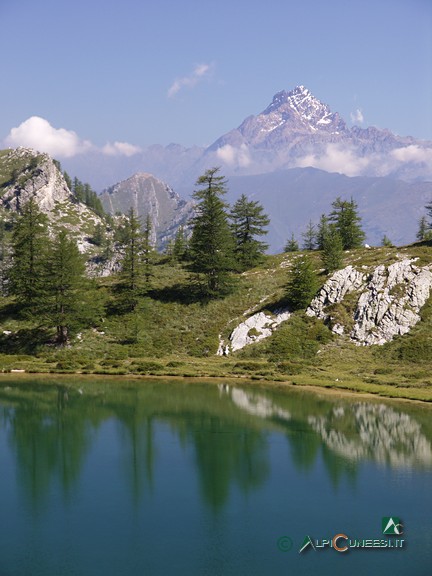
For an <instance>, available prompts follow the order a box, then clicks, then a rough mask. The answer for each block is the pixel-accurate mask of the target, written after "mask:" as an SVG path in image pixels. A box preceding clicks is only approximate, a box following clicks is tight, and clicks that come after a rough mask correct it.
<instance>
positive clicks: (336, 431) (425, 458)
mask: <svg viewBox="0 0 432 576" xmlns="http://www.w3.org/2000/svg"><path fill="white" fill-rule="evenodd" d="M308 423H309V424H310V425H311V427H312V428H313V430H315V431H316V432H317V433H318V434H319V435H320V437H321V438H322V440H323V442H324V443H325V444H326V446H328V448H330V450H332V451H334V452H335V453H336V454H339V455H340V456H343V457H344V458H348V459H349V460H364V459H366V458H367V459H369V460H375V461H376V462H379V463H381V464H390V465H391V466H395V467H401V466H403V467H411V466H424V467H429V466H431V465H432V448H431V443H430V441H429V440H428V439H427V438H426V436H425V435H424V434H422V431H421V426H420V425H419V423H418V422H416V421H415V420H414V419H413V418H412V417H410V416H408V414H405V413H403V412H397V411H396V410H395V409H393V408H391V407H389V406H386V405H385V404H367V403H364V402H359V403H354V404H350V405H345V406H344V405H337V406H335V407H333V408H332V409H331V410H330V411H329V413H328V414H327V415H322V416H313V415H311V416H309V417H308Z"/></svg>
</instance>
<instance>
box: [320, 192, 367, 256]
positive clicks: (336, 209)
mask: <svg viewBox="0 0 432 576" xmlns="http://www.w3.org/2000/svg"><path fill="white" fill-rule="evenodd" d="M332 207H333V211H332V212H331V213H330V216H329V220H330V222H332V223H333V224H334V225H335V227H336V230H337V231H338V232H339V234H340V236H341V238H342V245H343V249H344V250H350V249H351V248H360V247H361V246H362V245H363V243H364V240H365V234H364V232H363V230H362V228H361V225H360V222H361V218H360V216H359V215H358V213H357V204H356V203H355V202H354V200H353V199H352V198H351V200H350V201H347V200H342V199H341V198H339V197H338V198H336V200H335V201H334V202H333V203H332Z"/></svg>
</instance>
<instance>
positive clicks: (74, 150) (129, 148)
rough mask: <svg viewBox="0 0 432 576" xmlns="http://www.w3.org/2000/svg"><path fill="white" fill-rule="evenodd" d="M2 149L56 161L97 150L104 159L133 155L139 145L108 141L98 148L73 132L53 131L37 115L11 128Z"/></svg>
mask: <svg viewBox="0 0 432 576" xmlns="http://www.w3.org/2000/svg"><path fill="white" fill-rule="evenodd" d="M4 145H5V146H10V147H11V148H16V147H17V146H24V147H25V148H34V149H35V150H38V151H39V152H46V153H48V154H50V155H51V156H54V157H56V158H71V157H72V156H76V155H78V154H82V153H84V152H88V151H90V150H93V151H99V152H102V153H103V154H106V155H107V156H133V155H134V154H137V153H138V152H141V148H140V147H139V146H135V145H134V144H129V143H128V142H118V141H115V142H114V143H111V142H107V143H106V144H105V146H103V147H102V148H101V149H99V148H97V147H96V146H94V145H93V144H92V143H91V142H90V141H89V140H82V139H81V138H80V137H79V136H78V135H77V134H76V132H74V131H73V130H66V129H65V128H54V127H53V126H51V124H50V123H49V122H48V120H45V118H41V117H40V116H32V117H31V118H28V119H27V120H25V121H24V122H22V124H20V125H19V126H18V127H16V128H12V130H11V131H10V132H9V134H8V135H7V136H6V138H5V140H4Z"/></svg>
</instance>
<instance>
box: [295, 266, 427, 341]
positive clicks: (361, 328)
mask: <svg viewBox="0 0 432 576" xmlns="http://www.w3.org/2000/svg"><path fill="white" fill-rule="evenodd" d="M414 262H415V260H410V259H404V260H400V261H398V262H395V263H394V264H391V265H390V266H388V267H386V266H384V265H380V266H378V267H377V268H375V270H374V271H373V273H372V274H371V275H370V276H369V277H368V276H366V274H364V273H362V272H359V271H357V270H355V269H354V268H353V267H352V266H348V267H347V268H345V269H344V270H339V271H337V272H335V274H333V276H332V277H331V278H329V280H327V282H326V283H325V284H324V286H323V287H322V288H321V290H320V291H319V293H318V294H317V296H316V297H315V298H314V299H313V300H312V302H311V304H310V306H309V308H308V309H307V311H306V313H307V314H308V315H309V316H316V317H318V318H321V319H323V320H325V321H329V320H332V317H331V314H332V312H331V311H329V310H328V306H329V305H331V304H337V303H340V302H343V300H344V297H345V296H346V295H347V294H348V293H350V292H354V291H355V292H358V293H359V296H358V300H357V304H356V306H355V309H354V313H353V314H352V321H353V326H350V334H349V336H350V338H351V340H353V341H354V342H355V343H356V344H362V345H371V344H385V343H386V342H389V341H390V340H392V339H393V338H394V336H396V335H398V334H406V333H407V332H408V331H409V330H410V329H411V328H412V327H413V326H414V325H415V324H417V322H418V321H419V320H420V314H419V312H420V310H421V308H422V307H423V306H424V305H425V303H426V301H427V299H428V298H429V294H430V290H431V288H432V271H431V268H432V267H431V266H425V267H419V266H416V265H415V264H414ZM333 331H334V332H336V333H339V334H341V333H343V332H344V327H343V326H342V325H341V324H340V323H338V322H336V323H334V325H333Z"/></svg>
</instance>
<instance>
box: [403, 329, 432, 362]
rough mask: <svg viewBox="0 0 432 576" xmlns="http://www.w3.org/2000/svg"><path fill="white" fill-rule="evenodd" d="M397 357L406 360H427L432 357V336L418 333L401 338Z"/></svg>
mask: <svg viewBox="0 0 432 576" xmlns="http://www.w3.org/2000/svg"><path fill="white" fill-rule="evenodd" d="M398 356H399V359H400V360H407V361H408V362H427V361H429V362H430V361H431V359H432V338H431V337H430V336H425V335H418V336H411V337H408V338H406V339H404V340H401V343H400V346H399V354H398Z"/></svg>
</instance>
